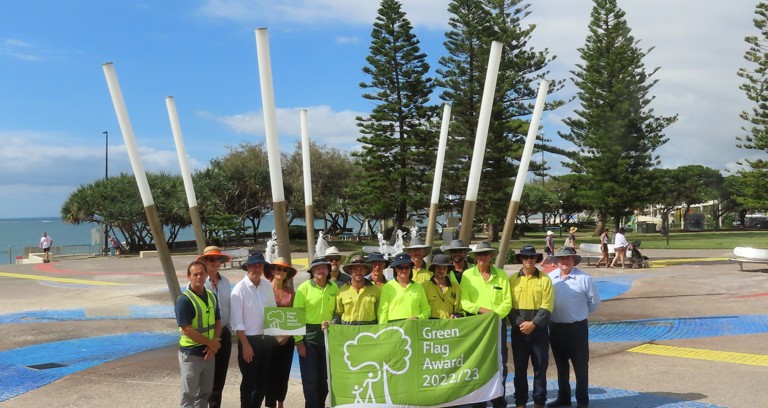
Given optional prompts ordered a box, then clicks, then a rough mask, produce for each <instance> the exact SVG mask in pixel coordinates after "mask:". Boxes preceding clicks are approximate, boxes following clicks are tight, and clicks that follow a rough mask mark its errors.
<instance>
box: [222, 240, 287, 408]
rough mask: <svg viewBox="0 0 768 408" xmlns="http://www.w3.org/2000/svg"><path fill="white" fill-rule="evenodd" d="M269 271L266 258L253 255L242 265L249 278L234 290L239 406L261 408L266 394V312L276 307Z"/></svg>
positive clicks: (238, 283)
mask: <svg viewBox="0 0 768 408" xmlns="http://www.w3.org/2000/svg"><path fill="white" fill-rule="evenodd" d="M269 267H270V265H269V263H268V262H267V261H266V260H265V259H264V255H262V254H260V253H258V252H254V253H252V254H251V255H250V256H249V257H248V260H247V261H246V262H245V263H244V264H243V265H242V268H243V270H245V271H247V274H246V275H245V277H244V278H243V280H241V281H240V282H237V284H236V285H235V288H234V289H233V290H232V299H231V300H232V303H231V311H230V316H229V317H230V324H231V325H232V329H233V330H235V332H236V333H237V338H238V340H239V341H238V346H237V364H238V366H239V367H240V373H241V374H242V375H243V380H242V383H240V405H241V406H243V407H260V406H261V404H262V402H263V400H264V395H265V393H266V386H267V375H268V371H267V370H268V369H269V367H268V362H269V355H268V354H269V346H270V344H271V343H270V342H269V341H268V340H267V339H265V338H264V308H265V307H277V304H276V303H275V295H274V292H273V291H272V285H271V284H270V283H269V281H268V280H267V279H266V278H264V276H263V275H264V271H265V270H267V269H268V268H269Z"/></svg>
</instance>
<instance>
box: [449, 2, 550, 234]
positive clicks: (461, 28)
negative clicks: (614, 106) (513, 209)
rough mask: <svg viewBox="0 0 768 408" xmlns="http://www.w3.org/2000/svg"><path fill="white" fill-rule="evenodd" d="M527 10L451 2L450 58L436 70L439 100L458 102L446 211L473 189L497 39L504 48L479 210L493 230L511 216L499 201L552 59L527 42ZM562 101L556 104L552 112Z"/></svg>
mask: <svg viewBox="0 0 768 408" xmlns="http://www.w3.org/2000/svg"><path fill="white" fill-rule="evenodd" d="M528 7H529V6H528V5H527V4H523V2H522V1H520V0H453V1H451V2H450V3H449V5H448V11H449V12H450V13H451V17H450V20H449V23H448V24H449V25H450V27H451V29H450V31H448V32H447V33H446V41H445V47H446V50H447V52H448V55H447V56H444V57H442V58H440V65H441V66H442V68H441V69H438V70H437V72H438V73H439V74H440V75H441V78H440V80H439V85H440V86H441V87H442V88H444V89H445V90H444V92H443V93H442V94H441V96H440V97H441V98H442V99H443V100H445V101H446V102H448V103H450V104H451V105H452V112H453V116H454V117H453V121H452V122H451V129H450V132H449V139H450V140H449V142H448V145H449V146H450V148H449V149H448V151H447V152H446V163H448V165H447V166H446V174H445V176H444V182H443V184H444V185H445V186H446V197H447V198H448V200H447V201H446V202H445V203H444V205H443V208H456V207H457V206H458V205H459V203H460V202H461V200H462V197H463V195H464V192H465V191H466V180H467V177H468V174H469V167H470V163H471V156H472V151H473V148H474V140H475V134H476V132H477V123H478V120H479V117H478V115H479V110H480V101H481V99H482V92H483V88H484V84H485V74H486V71H487V67H488V55H489V51H490V46H491V43H492V41H499V42H501V43H502V45H503V53H502V59H501V64H500V68H499V76H498V79H497V85H496V94H495V98H494V101H495V102H494V106H493V108H492V112H491V120H490V126H489V129H488V139H487V144H486V149H485V153H484V163H483V169H482V177H481V180H482V181H483V182H482V183H481V184H480V186H479V191H478V200H477V207H476V214H477V218H478V219H482V220H483V222H485V223H488V224H490V225H491V227H492V231H491V233H492V235H493V234H495V232H496V228H495V227H497V226H499V225H500V222H501V220H503V219H504V216H505V214H506V211H507V208H506V206H504V205H499V203H500V202H501V203H504V202H507V201H508V200H509V196H510V194H511V192H512V186H513V180H514V177H515V175H516V174H517V162H518V161H519V158H520V157H521V156H522V148H523V146H524V144H525V136H526V134H527V132H528V120H527V119H526V120H522V118H525V117H527V116H528V115H530V113H531V111H532V110H533V102H534V101H535V99H536V93H537V89H538V84H539V82H540V80H541V79H543V78H544V76H545V75H546V73H547V72H546V71H545V69H546V66H547V64H549V62H551V60H552V57H551V56H549V53H548V51H546V50H545V51H536V50H534V49H533V48H531V47H529V46H528V41H529V40H530V38H531V35H532V33H533V30H534V29H535V26H531V25H525V26H524V25H523V24H522V20H523V19H524V18H525V17H526V16H528V14H529V12H528V10H527V9H528ZM561 87H562V81H553V82H552V84H551V88H550V93H552V92H555V91H557V90H559V89H560V88H561ZM561 104H562V101H550V103H548V104H547V107H546V109H553V108H555V107H557V106H560V105H561ZM530 167H531V171H533V172H535V173H540V172H543V171H544V167H543V164H541V163H536V162H532V163H531V165H530ZM490 180H492V182H489V181H490Z"/></svg>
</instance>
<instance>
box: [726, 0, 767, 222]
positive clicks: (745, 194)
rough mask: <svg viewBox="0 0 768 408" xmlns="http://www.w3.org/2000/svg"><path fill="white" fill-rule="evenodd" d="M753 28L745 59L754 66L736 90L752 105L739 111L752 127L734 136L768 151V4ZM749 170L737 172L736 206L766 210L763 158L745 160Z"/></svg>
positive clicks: (760, 6) (743, 71)
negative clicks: (739, 187) (741, 92)
mask: <svg viewBox="0 0 768 408" xmlns="http://www.w3.org/2000/svg"><path fill="white" fill-rule="evenodd" d="M755 15H756V17H755V19H754V20H753V22H754V25H755V28H757V29H758V30H759V31H760V36H759V37H758V36H748V37H746V38H745V39H744V41H746V42H747V44H749V48H748V49H747V51H746V52H745V53H744V59H746V60H747V61H749V62H750V63H752V64H753V65H756V68H755V69H754V71H749V70H747V69H746V68H741V69H739V72H738V75H739V76H740V77H742V78H744V79H745V80H746V82H744V83H743V84H742V85H741V86H739V89H741V90H742V91H744V92H745V93H746V94H747V99H749V100H750V101H752V102H754V107H753V108H752V110H751V112H747V111H744V112H741V115H740V117H741V118H742V119H744V120H745V121H747V122H749V123H750V125H751V127H750V128H749V129H746V128H744V129H743V130H744V131H745V132H747V134H746V135H745V136H742V137H737V138H736V139H737V140H738V141H739V142H741V143H739V144H737V146H738V147H740V148H743V149H750V150H758V151H762V152H764V153H766V152H768V4H766V3H762V2H761V3H759V4H758V5H757V7H756V8H755ZM744 161H745V162H746V163H747V165H748V166H749V168H750V169H749V170H747V169H744V170H741V171H739V176H741V178H742V180H741V183H740V184H742V187H743V188H742V189H739V190H737V191H734V197H733V198H734V199H735V200H736V202H737V203H739V204H740V205H742V206H744V207H745V208H748V209H753V210H757V209H766V208H768V161H766V160H765V159H763V158H757V159H754V160H749V159H745V160H744Z"/></svg>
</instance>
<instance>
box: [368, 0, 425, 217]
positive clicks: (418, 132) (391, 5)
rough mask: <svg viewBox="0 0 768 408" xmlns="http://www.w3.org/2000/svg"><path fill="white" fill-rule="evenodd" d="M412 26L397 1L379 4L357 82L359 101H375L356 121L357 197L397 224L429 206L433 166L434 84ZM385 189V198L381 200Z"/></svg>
mask: <svg viewBox="0 0 768 408" xmlns="http://www.w3.org/2000/svg"><path fill="white" fill-rule="evenodd" d="M412 31H413V28H412V26H411V23H410V22H409V21H408V19H407V18H406V17H405V13H404V12H403V11H402V9H401V4H400V3H399V2H398V1H396V0H382V2H381V6H380V8H379V11H378V16H377V17H376V22H375V23H374V24H373V30H372V31H371V46H370V54H369V55H368V57H366V62H367V65H366V66H365V67H364V68H363V72H364V73H365V74H366V75H368V76H369V78H370V79H369V82H364V83H361V84H360V87H361V88H362V89H364V90H365V91H366V92H365V93H364V94H363V98H365V99H367V100H369V101H371V102H373V103H374V107H373V109H372V111H371V114H370V116H368V117H358V118H357V120H358V126H359V127H360V133H361V134H362V135H363V136H361V137H360V138H359V139H358V141H359V142H360V143H362V145H363V146H362V150H361V151H360V152H359V153H357V154H356V155H357V157H359V158H360V165H361V167H362V169H363V171H362V173H361V174H360V175H359V176H360V178H361V179H362V182H361V183H359V184H357V185H356V188H357V189H358V190H357V193H358V194H360V195H361V196H365V197H369V198H371V200H369V201H365V202H357V204H358V208H359V207H362V206H365V207H367V208H368V210H367V211H366V210H363V211H365V212H366V213H371V214H382V215H384V214H386V215H387V216H388V217H390V216H392V215H394V219H395V224H396V225H397V226H401V225H402V224H403V223H404V221H405V220H406V218H407V214H408V211H409V210H411V211H422V210H423V209H424V208H425V207H427V206H428V196H427V194H428V191H429V186H430V185H429V180H431V179H430V178H429V177H428V176H427V175H428V174H430V171H431V169H432V168H434V164H433V163H434V151H435V149H434V146H435V145H436V133H435V132H434V130H433V129H432V127H433V125H432V123H431V122H432V121H433V120H434V118H435V116H436V115H435V113H436V112H435V109H434V108H433V107H431V106H429V104H428V102H429V96H430V94H431V92H432V89H433V88H434V86H435V85H434V83H433V81H432V79H431V78H429V77H428V76H427V74H428V72H429V64H428V63H427V61H426V55H425V54H424V53H422V52H421V50H420V48H419V41H418V39H417V38H416V35H415V34H413V32H412ZM383 191H386V192H387V195H386V199H383V198H384V197H382V196H381V194H382V192H383Z"/></svg>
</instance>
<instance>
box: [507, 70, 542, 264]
mask: <svg viewBox="0 0 768 408" xmlns="http://www.w3.org/2000/svg"><path fill="white" fill-rule="evenodd" d="M548 91H549V81H547V80H546V79H543V80H541V84H539V94H538V96H536V105H534V107H533V114H532V115H531V124H530V125H529V126H528V136H527V137H526V139H525V147H524V148H523V156H522V158H520V167H519V168H518V169H517V177H516V178H515V187H514V189H513V190H512V199H511V200H510V201H509V209H508V210H507V218H506V219H505V221H504V231H503V232H502V233H501V242H500V243H499V253H498V254H497V255H496V267H498V268H501V267H502V266H504V260H505V259H506V254H507V250H508V249H509V240H510V238H512V231H513V230H514V229H515V219H516V218H517V210H518V209H519V208H520V198H521V197H522V195H523V187H524V186H525V179H526V176H527V175H528V165H529V164H530V163H531V155H532V154H533V147H534V145H535V144H536V134H537V133H538V131H539V124H540V123H541V113H542V112H543V111H544V102H545V101H546V99H547V92H548Z"/></svg>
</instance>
